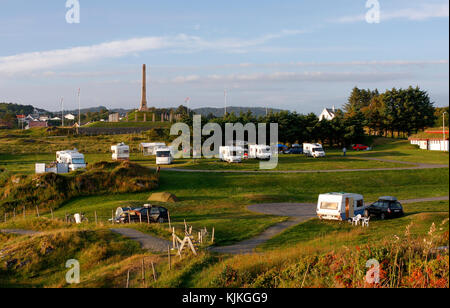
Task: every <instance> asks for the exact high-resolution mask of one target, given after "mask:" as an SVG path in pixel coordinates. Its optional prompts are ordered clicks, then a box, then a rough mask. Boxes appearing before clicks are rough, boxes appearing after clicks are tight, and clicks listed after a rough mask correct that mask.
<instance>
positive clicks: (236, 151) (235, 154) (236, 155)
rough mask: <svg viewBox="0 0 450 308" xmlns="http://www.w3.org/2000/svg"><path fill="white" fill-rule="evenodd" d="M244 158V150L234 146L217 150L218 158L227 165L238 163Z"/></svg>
mask: <svg viewBox="0 0 450 308" xmlns="http://www.w3.org/2000/svg"><path fill="white" fill-rule="evenodd" d="M242 157H244V148H242V147H236V146H224V147H220V148H219V158H220V160H222V161H226V162H228V163H240V162H242Z"/></svg>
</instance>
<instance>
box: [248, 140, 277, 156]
mask: <svg viewBox="0 0 450 308" xmlns="http://www.w3.org/2000/svg"><path fill="white" fill-rule="evenodd" d="M271 157H272V152H271V149H270V146H267V145H257V144H253V145H249V146H248V158H256V159H261V160H270V158H271Z"/></svg>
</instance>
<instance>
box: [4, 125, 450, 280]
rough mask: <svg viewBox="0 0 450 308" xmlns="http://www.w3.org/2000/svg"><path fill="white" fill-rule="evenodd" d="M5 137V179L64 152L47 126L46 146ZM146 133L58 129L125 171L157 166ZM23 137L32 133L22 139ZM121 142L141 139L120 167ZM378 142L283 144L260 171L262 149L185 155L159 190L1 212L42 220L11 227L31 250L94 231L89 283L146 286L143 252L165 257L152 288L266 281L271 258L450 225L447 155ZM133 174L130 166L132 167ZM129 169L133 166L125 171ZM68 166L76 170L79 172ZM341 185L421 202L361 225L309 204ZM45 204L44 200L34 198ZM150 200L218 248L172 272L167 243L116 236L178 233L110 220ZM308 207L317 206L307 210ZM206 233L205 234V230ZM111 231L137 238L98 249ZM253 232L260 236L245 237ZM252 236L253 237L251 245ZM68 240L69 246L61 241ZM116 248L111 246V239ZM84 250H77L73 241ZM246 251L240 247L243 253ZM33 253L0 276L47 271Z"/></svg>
mask: <svg viewBox="0 0 450 308" xmlns="http://www.w3.org/2000/svg"><path fill="white" fill-rule="evenodd" d="M16 134H19V135H21V134H28V132H27V133H22V132H17V133H16ZM4 136H5V135H4ZM5 137H6V138H2V139H1V141H0V143H1V145H2V146H1V149H8V150H7V151H12V152H13V153H14V154H12V153H8V152H5V151H4V150H3V151H2V153H0V158H1V159H0V168H1V169H2V170H3V172H2V174H1V177H0V179H1V181H2V183H7V182H8V177H10V176H12V175H19V174H24V175H25V176H26V175H28V176H29V177H33V174H34V172H35V170H34V163H35V162H36V161H39V162H44V163H46V162H51V161H53V160H54V159H55V157H54V155H55V154H54V153H51V152H50V151H52V150H49V149H48V148H47V147H44V146H43V144H46V143H47V142H49V141H50V140H51V141H52V142H53V140H54V139H53V138H52V137H51V136H50V137H40V136H37V134H36V135H35V136H33V139H35V142H34V143H31V145H32V146H33V147H35V149H36V152H37V153H39V154H34V153H33V154H29V153H20V151H21V146H22V145H26V144H28V143H25V142H24V141H25V140H26V138H29V136H27V135H24V138H23V139H17V138H15V139H12V138H8V136H5ZM143 138H145V137H143ZM143 138H142V137H140V136H128V135H118V136H104V137H83V136H80V137H77V136H73V137H64V138H58V139H57V140H58V141H57V142H58V143H61V144H62V147H63V148H73V147H75V146H78V147H79V146H80V145H81V144H84V147H81V148H82V149H83V151H81V150H80V152H82V153H83V154H84V156H85V159H86V163H87V165H88V168H89V169H92V171H95V170H101V169H96V168H106V169H104V170H105V171H102V172H111V171H112V172H115V171H114V169H111V168H114V166H120V165H123V164H130V163H131V164H137V165H136V166H138V165H140V166H142V168H148V170H149V175H151V174H152V173H154V174H156V167H157V165H156V162H155V156H154V155H147V154H146V155H144V154H143V153H142V152H141V150H140V149H139V144H140V143H141V142H140V141H142V140H141V139H143ZM17 140H22V144H20V143H19V142H17ZM91 140H92V141H91ZM122 140H124V141H126V144H127V146H128V145H129V146H130V157H129V160H130V163H128V162H123V163H122V162H116V163H109V164H116V165H105V164H104V163H102V161H112V160H113V159H112V156H111V151H110V148H111V145H115V144H121V142H122ZM55 143H56V142H55ZM372 143H373V150H372V151H349V152H348V153H347V155H346V156H345V157H343V155H342V152H341V150H340V149H326V152H327V155H326V156H325V157H322V158H320V159H314V158H311V157H306V156H305V155H284V154H280V155H279V164H278V167H277V168H276V169H275V170H271V171H266V172H264V171H260V170H258V163H259V161H258V160H256V159H253V160H252V159H248V160H243V161H242V162H241V163H240V164H228V163H225V162H221V161H220V159H200V160H199V159H197V160H195V161H194V160H193V159H183V158H181V159H176V160H175V161H174V162H173V164H172V165H167V166H162V168H161V171H160V174H159V176H158V177H159V179H158V181H157V182H158V184H156V186H154V187H155V188H152V189H151V192H152V193H149V192H148V190H145V189H144V190H142V191H140V190H139V189H136V190H135V191H134V192H130V190H128V188H119V186H117V187H118V189H119V190H117V191H114V189H116V188H114V187H113V186H112V187H111V188H110V190H111V189H112V190H111V191H112V192H113V193H107V194H105V193H104V192H100V194H96V193H95V192H94V191H91V192H90V193H89V195H87V194H86V192H85V193H81V194H80V193H78V195H77V194H73V197H69V198H63V199H60V201H58V204H56V203H55V206H54V207H53V208H52V210H51V211H50V210H49V207H45V206H43V207H41V208H39V217H38V216H37V214H36V209H35V208H34V206H33V204H32V203H29V206H28V209H26V211H27V212H26V214H25V216H23V215H22V214H23V213H21V209H20V208H19V207H17V208H16V211H17V212H16V214H15V215H16V216H15V217H12V215H13V212H12V208H11V207H9V209H10V210H9V211H4V212H3V213H2V215H3V216H2V218H4V219H5V220H6V222H5V220H3V219H2V222H1V223H0V229H4V230H5V229H7V230H31V231H32V232H36V233H35V234H36V235H34V236H33V237H31V238H28V237H21V236H18V235H13V234H10V235H7V234H6V235H5V234H2V235H1V236H2V238H3V239H5V240H6V243H8V242H10V241H11V240H13V239H16V241H18V242H17V243H16V244H15V245H20V246H22V245H25V246H27V247H28V246H29V247H30V248H29V249H30V251H26V252H24V253H27V254H28V253H30V254H32V253H35V252H33V250H34V249H33V248H32V247H33V246H34V245H35V244H34V243H36V242H35V241H39V242H42V241H43V240H44V239H46V240H45V241H46V242H48V245H50V246H51V247H53V248H51V249H56V250H58V251H60V253H67V251H66V250H67V248H65V247H66V246H64V244H63V243H64V241H67V240H68V238H67V239H65V240H64V239H63V238H61V237H60V236H59V235H58V236H57V234H60V232H62V233H61V234H66V235H65V236H69V237H71V238H72V237H74V238H78V237H81V238H83V239H84V240H82V241H80V242H79V244H80V245H81V244H82V245H83V246H86V247H87V249H88V251H92V252H90V253H91V254H93V255H92V256H94V255H95V256H96V258H98V259H97V260H98V261H97V263H95V265H93V264H92V263H91V262H90V261H88V259H86V258H87V257H86V256H84V254H85V253H83V255H80V256H79V257H80V259H81V260H86V262H87V263H82V268H84V269H85V270H86V271H88V272H90V273H91V274H89V275H92V278H89V279H87V280H86V281H85V282H83V281H82V282H81V284H80V286H106V285H105V284H103V283H102V281H105V282H106V280H104V279H105V278H106V277H109V275H114V276H115V277H116V278H117V279H115V282H114V283H113V285H110V286H116V287H123V286H124V284H125V283H126V282H125V281H124V279H126V277H127V274H129V271H130V273H131V274H130V275H131V278H129V279H131V281H132V282H131V283H132V284H134V286H135V287H138V286H141V284H140V283H139V282H138V280H139V279H138V277H139V276H140V274H141V273H140V262H141V260H142V258H144V259H146V260H147V259H148V260H150V259H151V260H153V261H152V262H154V266H156V269H155V271H156V272H157V273H158V279H157V280H156V281H154V280H153V279H152V278H148V279H147V282H148V286H159V287H161V286H164V287H168V286H169V287H174V286H178V287H179V286H195V287H209V286H242V285H243V284H245V285H247V286H258V285H259V282H258V281H259V280H260V279H261V277H262V276H261V275H263V273H264V272H265V270H264V268H266V267H272V266H273V263H272V262H281V263H279V264H282V263H283V262H286V261H287V260H290V259H292V258H294V259H296V260H297V259H298V258H309V257H308V255H317V256H319V255H322V254H324V253H327V252H328V251H330V249H333V250H335V249H337V250H338V251H341V250H342V248H341V247H343V246H359V245H362V246H364V245H368V244H370V245H371V246H373V247H376V246H377V245H379V244H381V243H383V242H384V241H389V239H392V237H396V236H401V235H402V234H403V233H405V232H406V230H407V232H409V234H410V236H414V237H415V236H419V237H420V236H424V235H425V234H427V233H428V231H429V229H430V227H431V226H432V224H433V223H434V225H435V226H436V231H434V232H436V234H443V232H444V231H443V230H446V229H448V184H449V182H448V166H447V167H446V163H448V153H442V152H433V153H431V152H424V151H422V150H417V148H416V147H415V146H413V145H410V144H409V143H408V141H402V140H397V139H386V138H375V139H373V142H372ZM4 145H8V147H4ZM101 146H103V147H104V150H102V151H101V152H100V153H99V151H98V150H97V148H98V147H101ZM59 148H61V146H60V147H59ZM16 151H17V152H16ZM124 166H127V165H124ZM126 168H127V167H126ZM138 168H141V167H138ZM109 170H111V171H109ZM95 172H97V171H95ZM133 172H134V171H133ZM133 172H131V173H129V174H130V175H132V174H133ZM77 174H79V175H77V177H78V176H82V175H83V172H81V173H80V171H77ZM93 174H94V173H93ZM118 174H119V173H118ZM120 174H123V175H124V176H126V175H125V173H123V172H120ZM58 176H61V177H67V176H68V177H69V178H71V177H73V175H71V174H69V175H64V174H62V175H58ZM143 180H144V179H143ZM76 181H78V180H76ZM243 183H245V185H243ZM375 183H376V184H375ZM425 183H426V184H425ZM3 185H4V184H3ZM106 185H109V184H106ZM146 185H147V184H146ZM149 185H150V184H149ZM151 185H153V184H151ZM133 190H134V189H133ZM338 191H345V192H356V193H358V194H361V195H363V196H364V201H365V203H366V204H371V203H372V202H375V201H376V200H378V198H379V197H380V196H384V195H390V196H395V197H397V198H399V200H411V201H410V202H408V203H406V204H405V205H404V207H405V216H404V217H401V218H398V219H389V220H383V221H381V220H379V219H374V220H372V221H371V222H370V227H369V228H361V227H354V226H352V225H351V224H348V223H336V222H333V221H320V220H319V219H318V218H317V215H316V213H315V210H313V209H312V208H311V207H310V206H309V204H315V203H317V199H318V196H319V195H320V194H323V193H328V192H338ZM149 200H151V201H149ZM159 200H160V201H159ZM414 200H416V201H417V202H415V201H414ZM37 202H38V201H35V203H37ZM147 203H151V204H152V205H154V206H162V207H164V208H167V209H168V211H169V213H170V219H171V223H170V227H171V228H172V229H173V228H175V229H174V230H175V232H176V234H177V235H178V236H179V238H180V239H182V237H183V235H182V234H183V232H182V230H184V228H185V224H186V222H187V223H188V225H189V226H192V228H194V230H193V231H191V232H192V233H193V234H194V235H193V240H194V241H196V239H197V238H199V236H200V231H201V230H204V229H205V230H207V231H208V234H209V237H211V232H212V230H213V229H214V242H207V244H206V242H204V244H203V245H205V244H206V245H207V246H211V247H212V250H210V249H207V248H200V250H199V254H198V255H197V256H196V257H189V258H183V259H179V258H177V257H176V254H174V252H173V251H172V252H171V254H173V255H172V256H171V262H173V264H172V265H171V268H172V269H177V270H171V271H169V270H167V266H168V263H167V262H168V261H167V253H166V257H164V253H158V252H151V251H146V250H141V249H142V248H140V247H139V243H137V244H136V242H134V241H133V240H131V239H128V238H127V237H124V238H121V237H120V234H119V233H113V234H111V235H109V234H108V233H109V232H111V231H110V230H112V228H115V229H117V228H119V229H120V228H124V229H123V230H125V231H124V232H128V231H126V230H129V229H130V228H131V229H134V230H136V231H138V232H142V233H143V234H148V235H149V236H150V237H155V238H158V239H163V240H165V241H166V242H167V243H171V242H172V237H173V234H172V233H173V230H171V229H169V226H168V222H165V223H147V218H145V217H147V216H143V217H144V218H145V219H144V221H142V219H141V221H139V218H137V220H136V219H132V220H131V221H133V223H131V224H129V223H126V224H111V218H112V217H113V216H114V215H113V214H112V212H113V211H116V209H117V208H121V207H124V208H127V207H129V208H140V207H142V206H143V205H144V204H147ZM257 204H274V205H276V204H279V207H278V208H279V210H277V207H276V206H275V207H274V208H273V210H270V211H268V212H267V213H268V214H266V212H265V211H264V210H260V209H259V208H257V207H256V208H255V207H253V205H257ZM285 204H286V205H288V204H293V205H294V204H297V205H298V206H297V207H302V206H303V207H305V211H306V212H305V213H307V214H305V215H304V216H295V215H296V214H289V212H285V213H286V214H285V215H286V216H285V215H283V213H284V212H283V206H284V205H285ZM308 208H309V210H307V209H308ZM254 209H256V210H254ZM75 213H83V215H84V216H85V217H86V222H83V223H82V224H73V223H68V222H67V216H68V215H73V214H75ZM290 215H294V216H290ZM24 217H25V218H24ZM284 226H286V227H284ZM271 228H281V229H280V230H279V232H276V233H274V234H273V235H271V236H269V237H267V238H265V233H267V232H269V230H271ZM202 232H203V231H202ZM197 233H199V235H198V236H197ZM89 234H91V235H89ZM5 236H6V237H5ZM55 236H56V237H55ZM436 236H437V235H436ZM86 237H88V238H92V240H94V239H95V240H94V241H93V242H91V240H90V239H89V240H88V241H86V239H87V238H86ZM97 237H99V238H97ZM106 238H108V241H109V242H110V241H113V242H117V244H119V243H121V244H120V245H127V247H129V248H127V249H119V248H114V249H118V250H113V251H111V250H110V249H112V248H107V249H108V250H107V251H109V252H103V253H101V254H100V255H99V253H100V251H99V250H98V249H101V247H103V246H104V245H102V244H101V241H102V240H99V239H104V240H106ZM252 238H255V239H256V238H264V240H262V241H261V242H260V243H259V244H253V243H252V241H251V239H252ZM437 238H439V236H437ZM119 239H120V240H119ZM247 242H248V243H249V244H245V243H247ZM241 243H242V245H243V246H240V245H241ZM60 244H61V245H63V246H59V245H60ZM2 245H3V246H2V247H8V248H7V250H6V251H10V249H12V248H11V247H13V246H11V244H2ZM73 245H76V244H73ZM115 245H116V244H115ZM245 245H247V246H245ZM106 246H110V244H108V245H106ZM207 246H206V247H207ZM118 247H120V246H118ZM228 247H229V248H228ZM243 247H244V248H243ZM105 248H106V247H105ZM0 249H5V248H0ZM74 249H76V248H75V247H74ZM102 249H103V248H102ZM237 249H242V250H243V251H244V252H246V253H245V254H244V255H242V254H240V253H239V252H237V251H238V250H237ZM13 250H14V249H13ZM209 250H210V251H209ZM215 251H217V252H215ZM248 251H254V252H257V253H258V254H260V253H264V254H266V255H267V256H270V260H271V261H264V260H263V259H260V257H258V255H253V254H251V253H250V254H248ZM105 253H106V255H105ZM236 253H237V255H235V254H236ZM342 253H344V252H342ZM102 255H103V257H102ZM107 255H108V256H110V257H107ZM30 256H31V255H24V256H22V257H19V255H17V257H16V258H15V259H17V260H19V259H20V258H22V259H23V260H22V261H21V262H26V263H28V262H31V263H29V264H27V265H26V266H17V265H16V266H15V268H16V269H17V271H14V272H4V273H9V274H6V275H2V278H1V279H0V283H1V284H6V285H7V284H9V283H10V282H11V281H17V280H18V279H21V278H20V277H25V276H26V275H27V273H28V272H29V271H31V270H33V271H36V270H38V269H37V268H36V266H37V263H35V261H31V259H30ZM44 257H45V255H42V256H39V257H37V259H36V262H37V260H39V259H40V258H44ZM119 260H120V261H119ZM18 262H19V261H18ZM117 262H120V264H121V266H120V267H117V266H118V264H119V263H117ZM254 262H256V263H255V264H258V265H257V267H254V266H252V267H249V266H250V264H251V263H254ZM223 264H226V268H227V269H228V268H229V269H230V270H231V268H233V270H236V271H237V272H236V275H237V274H238V273H239V275H244V273H246V272H248V271H250V272H249V273H252V274H251V276H252V277H254V278H252V279H251V280H249V281H246V282H242V281H241V282H239V283H238V282H237V281H235V282H234V283H233V284H232V285H229V284H228V283H227V282H225V281H223V280H222V279H223V278H220V279H219V277H222V276H221V275H225V273H220V270H219V269H220V268H222V267H223V266H224V265H223ZM280 266H281V265H280ZM109 268H116V270H114V271H113V272H112V273H109V270H108V269H109ZM281 268H283V266H282V267H281ZM55 270H56V269H55ZM188 272H190V274H189V277H190V278H188V279H186V278H183V277H185V275H186V274H187V273H188ZM21 275H25V276H21ZM61 275H62V271H60V270H56V271H54V272H53V271H52V272H48V273H47V274H45V275H43V276H42V277H40V278H38V279H31V280H30V284H31V285H33V286H44V285H48V283H50V284H51V285H53V286H58V285H59V284H60V283H61V282H58V281H59V280H58V277H60V276H61ZM104 275H107V276H104ZM149 275H150V274H149ZM227 275H228V274H227ZM277 275H278V274H277ZM280 275H281V273H280ZM102 277H103V278H102ZM205 277H208V278H205ZM208 279H209V280H208ZM218 279H219V280H218ZM93 281H95V282H93ZM108 281H109V280H108ZM211 281H213V282H211ZM129 283H130V282H129ZM224 283H225V284H224ZM307 283H311V285H312V284H313V283H314V282H313V281H312V280H311V281H309V280H308V282H305V284H307ZM274 286H279V285H278V284H277V285H274Z"/></svg>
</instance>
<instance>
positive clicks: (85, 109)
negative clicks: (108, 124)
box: [55, 106, 132, 114]
mask: <svg viewBox="0 0 450 308" xmlns="http://www.w3.org/2000/svg"><path fill="white" fill-rule="evenodd" d="M102 110H108V111H109V112H118V113H120V114H126V113H127V112H129V111H131V110H132V109H122V108H113V109H109V108H107V107H105V106H98V107H89V108H81V110H80V111H81V114H86V113H88V112H100V111H102ZM64 112H65V113H71V114H78V109H75V110H65V111H64ZM55 113H56V112H55Z"/></svg>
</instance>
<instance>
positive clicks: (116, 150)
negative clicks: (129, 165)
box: [111, 142, 130, 160]
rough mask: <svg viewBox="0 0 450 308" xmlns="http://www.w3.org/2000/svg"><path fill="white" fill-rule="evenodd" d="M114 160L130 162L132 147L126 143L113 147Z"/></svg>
mask: <svg viewBox="0 0 450 308" xmlns="http://www.w3.org/2000/svg"><path fill="white" fill-rule="evenodd" d="M111 151H112V159H113V160H130V147H129V146H128V145H126V144H125V143H123V142H122V143H119V144H117V145H113V146H112V147H111Z"/></svg>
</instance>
